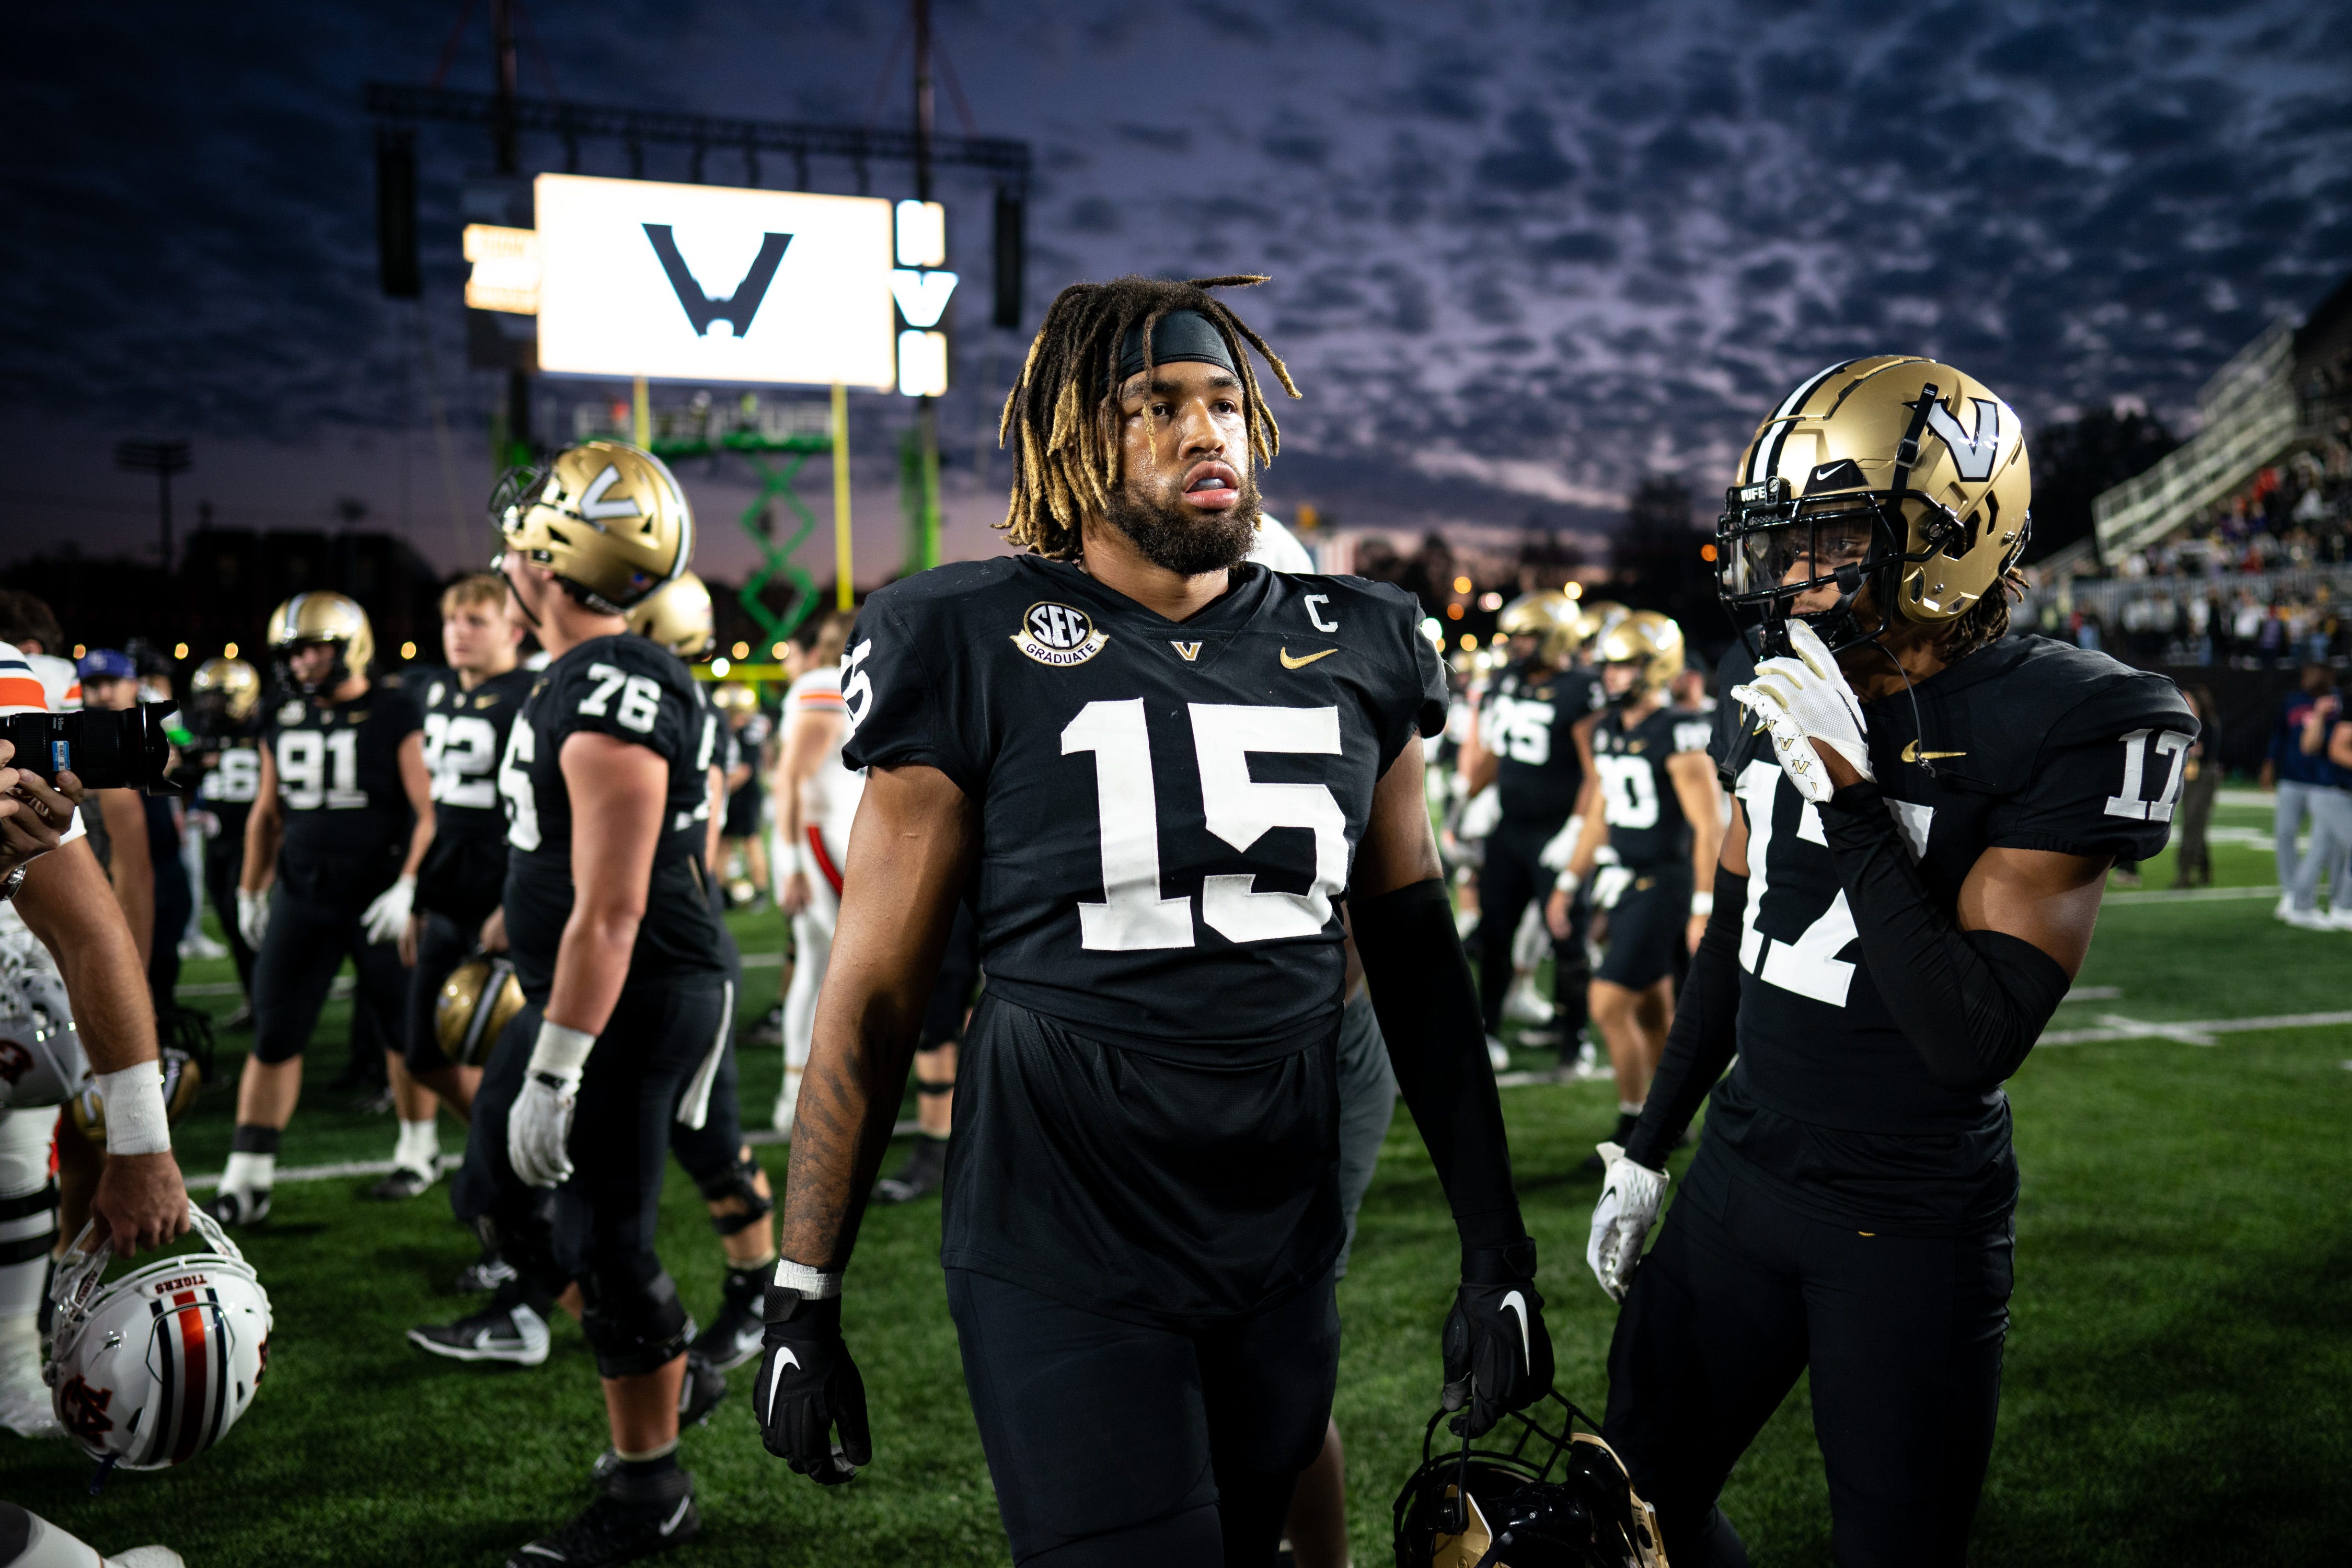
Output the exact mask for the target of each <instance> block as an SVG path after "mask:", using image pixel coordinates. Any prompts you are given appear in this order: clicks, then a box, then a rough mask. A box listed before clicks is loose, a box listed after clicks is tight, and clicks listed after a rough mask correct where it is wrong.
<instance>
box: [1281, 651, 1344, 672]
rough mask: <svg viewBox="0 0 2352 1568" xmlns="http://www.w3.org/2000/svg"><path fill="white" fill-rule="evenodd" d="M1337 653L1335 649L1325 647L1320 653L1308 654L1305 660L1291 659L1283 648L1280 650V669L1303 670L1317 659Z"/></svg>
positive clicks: (1288, 652)
mask: <svg viewBox="0 0 2352 1568" xmlns="http://www.w3.org/2000/svg"><path fill="white" fill-rule="evenodd" d="M1338 652H1339V649H1338V648H1336V647H1327V648H1325V649H1324V650H1323V651H1322V652H1321V653H1310V654H1308V655H1307V657H1306V658H1291V657H1290V650H1289V649H1288V648H1284V649H1283V650H1282V668H1285V669H1305V668H1307V666H1308V665H1310V664H1313V663H1314V662H1315V661H1316V660H1317V659H1318V658H1330V657H1331V656H1332V655H1333V654H1335V653H1338Z"/></svg>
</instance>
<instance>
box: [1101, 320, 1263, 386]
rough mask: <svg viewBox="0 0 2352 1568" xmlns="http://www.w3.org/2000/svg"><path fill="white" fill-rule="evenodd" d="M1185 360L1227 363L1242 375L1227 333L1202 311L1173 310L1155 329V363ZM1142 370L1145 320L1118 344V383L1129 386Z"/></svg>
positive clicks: (1152, 360)
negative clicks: (1131, 376)
mask: <svg viewBox="0 0 2352 1568" xmlns="http://www.w3.org/2000/svg"><path fill="white" fill-rule="evenodd" d="M1182 360H1192V361H1195V362H1197V363H1202V364H1214V365H1223V367H1224V368H1225V370H1226V371H1227V372H1228V373H1230V374H1233V375H1234V376H1235V377H1238V376H1239V375H1240V374H1241V372H1240V371H1239V370H1237V369H1235V368H1234V356H1233V351H1232V350H1230V349H1228V348H1226V347H1225V334H1224V333H1223V332H1221V331H1217V327H1216V323H1215V322H1213V321H1210V320H1209V318H1208V317H1206V316H1204V315H1202V314H1201V312H1200V311H1198V310H1171V311H1169V312H1168V313H1167V314H1166V315H1164V316H1162V317H1160V324H1159V325H1158V326H1156V327H1154V328H1152V330H1151V363H1154V364H1174V363H1178V362H1179V361H1182ZM1142 369H1143V323H1142V322H1140V321H1138V322H1136V323H1135V325H1133V326H1131V327H1129V328H1128V329H1127V336H1126V337H1125V338H1124V339H1123V340H1121V342H1120V343H1119V345H1118V377H1117V382H1118V384H1119V385H1122V386H1123V385H1125V384H1127V378H1128V377H1129V376H1130V375H1134V374H1137V373H1138V372H1139V371H1141V370H1142Z"/></svg>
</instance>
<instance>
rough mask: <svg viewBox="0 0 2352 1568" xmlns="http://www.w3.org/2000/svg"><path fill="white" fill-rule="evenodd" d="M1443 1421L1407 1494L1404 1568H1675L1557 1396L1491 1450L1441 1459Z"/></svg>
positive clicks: (1605, 1449) (1643, 1506)
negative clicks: (1439, 1445)
mask: <svg viewBox="0 0 2352 1568" xmlns="http://www.w3.org/2000/svg"><path fill="white" fill-rule="evenodd" d="M1445 1417H1446V1412H1444V1411H1443V1410H1441V1411H1439V1412H1438V1413H1437V1414H1436V1415H1433V1416H1431V1417H1430V1418H1429V1426H1428V1428H1427V1429H1426V1430H1425V1431H1424V1432H1423V1434H1422V1438H1421V1456H1422V1458H1421V1468H1418V1469H1416V1470H1414V1471H1413V1473H1412V1477H1411V1479H1408V1480H1407V1481H1406V1482H1405V1483H1404V1489H1403V1490H1402V1491H1400V1492H1399V1493H1397V1500H1396V1508H1395V1517H1396V1562H1397V1568H1667V1563H1666V1549H1665V1546H1664V1542H1662V1541H1661V1540H1660V1539H1659V1536H1658V1516H1657V1512H1656V1510H1654V1509H1653V1508H1651V1507H1650V1505H1649V1504H1648V1503H1646V1502H1643V1500H1642V1499H1641V1498H1640V1496H1639V1495H1637V1494H1636V1493H1635V1492H1634V1490H1633V1482H1632V1481H1631V1480H1629V1479H1627V1478H1626V1475H1625V1467H1624V1465H1623V1463H1622V1461H1620V1460H1619V1459H1618V1458H1617V1451H1616V1450H1615V1449H1613V1448H1612V1447H1610V1446H1609V1445H1608V1444H1607V1443H1605V1442H1603V1441H1601V1438H1600V1436H1598V1430H1599V1429H1598V1427H1597V1426H1594V1423H1593V1421H1592V1418H1591V1416H1589V1415H1585V1414H1584V1412H1583V1411H1581V1410H1579V1409H1578V1408H1577V1407H1576V1406H1575V1405H1570V1403H1569V1402H1568V1401H1567V1400H1565V1399H1562V1398H1561V1397H1560V1396H1559V1394H1556V1393H1550V1392H1547V1393H1546V1394H1544V1396H1543V1397H1542V1398H1541V1399H1539V1400H1538V1401H1537V1402H1536V1403H1535V1404H1533V1405H1529V1406H1528V1408H1527V1409H1525V1410H1523V1411H1518V1412H1516V1413H1513V1414H1508V1415H1505V1416H1504V1417H1503V1420H1502V1422H1501V1424H1499V1425H1498V1426H1496V1427H1495V1429H1494V1430H1493V1431H1492V1432H1489V1433H1488V1434H1487V1435H1486V1442H1485V1445H1484V1446H1474V1445H1473V1444H1472V1443H1471V1442H1470V1440H1469V1439H1468V1438H1466V1437H1465V1438H1464V1439H1463V1442H1462V1446H1461V1447H1459V1448H1449V1449H1447V1450H1446V1451H1445V1452H1443V1453H1440V1452H1438V1451H1437V1426H1438V1423H1439V1422H1441V1421H1443V1420H1444V1419H1445ZM1580 1422H1581V1423H1582V1424H1583V1425H1584V1426H1586V1427H1588V1428H1592V1429H1591V1430H1589V1431H1582V1432H1580V1431H1578V1430H1577V1424H1578V1423H1580Z"/></svg>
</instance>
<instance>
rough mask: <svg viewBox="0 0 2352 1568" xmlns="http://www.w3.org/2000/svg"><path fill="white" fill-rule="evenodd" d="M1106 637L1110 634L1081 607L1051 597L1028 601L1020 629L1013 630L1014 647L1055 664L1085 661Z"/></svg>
mask: <svg viewBox="0 0 2352 1568" xmlns="http://www.w3.org/2000/svg"><path fill="white" fill-rule="evenodd" d="M1108 641H1110V634H1109V633H1108V632H1101V631H1097V630H1096V629H1095V624H1094V620H1093V618H1092V617H1091V616H1088V615H1087V613H1086V612H1085V611H1084V610H1081V609H1078V608H1076V607H1075V606H1073V605H1056V604H1054V603H1052V602H1050V601H1048V602H1045V603H1042V604H1035V605H1030V606H1029V611H1028V613H1027V614H1026V615H1024V616H1022V617H1021V629H1020V630H1019V631H1017V632H1014V633H1013V647H1017V648H1019V649H1020V650H1021V651H1022V652H1023V653H1025V654H1027V655H1028V656H1029V657H1030V658H1034V659H1035V660H1036V661H1037V662H1038V663H1039V664H1045V665H1052V666H1055V668H1066V667H1068V666H1070V665H1074V664H1084V663H1086V662H1087V660H1088V659H1090V658H1094V656H1095V655H1097V654H1098V653H1100V652H1102V650H1103V645H1104V644H1105V643H1107V642H1108Z"/></svg>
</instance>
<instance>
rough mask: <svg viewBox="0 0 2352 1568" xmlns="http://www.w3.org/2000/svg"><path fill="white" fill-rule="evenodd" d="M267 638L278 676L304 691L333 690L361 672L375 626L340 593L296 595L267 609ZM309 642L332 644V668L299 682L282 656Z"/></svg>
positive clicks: (370, 655)
mask: <svg viewBox="0 0 2352 1568" xmlns="http://www.w3.org/2000/svg"><path fill="white" fill-rule="evenodd" d="M268 641H269V648H270V652H271V653H272V654H273V655H274V656H275V657H276V658H277V661H278V679H280V680H282V681H283V682H285V683H286V684H287V685H288V686H296V685H300V686H301V689H302V690H303V691H304V692H306V693H308V692H318V691H332V690H333V689H335V688H336V687H338V686H341V684H342V683H343V682H344V681H345V680H346V679H350V678H351V677H352V676H354V675H365V674H366V673H367V668H368V666H369V665H370V664H372V663H373V662H374V661H375V632H374V630H373V628H372V627H371V626H369V625H368V618H367V612H366V611H365V610H362V609H361V608H360V607H359V605H357V604H356V603H355V602H353V601H352V600H350V599H347V598H345V597H344V596H343V595H341V594H328V593H318V594H297V595H294V596H293V597H292V598H290V599H289V600H287V601H286V602H285V603H284V604H282V605H278V608H277V609H275V610H273V611H271V612H270V616H269V637H268ZM311 643H332V644H334V645H335V663H334V668H331V669H330V670H329V671H328V672H327V677H326V679H323V680H317V681H311V682H309V683H302V682H298V681H297V680H295V679H294V673H293V671H292V669H291V668H289V667H288V665H287V662H286V659H287V656H288V655H289V654H290V653H292V652H293V651H294V650H295V649H296V648H298V647H305V646H307V645H309V644H311ZM256 695H258V693H256Z"/></svg>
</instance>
